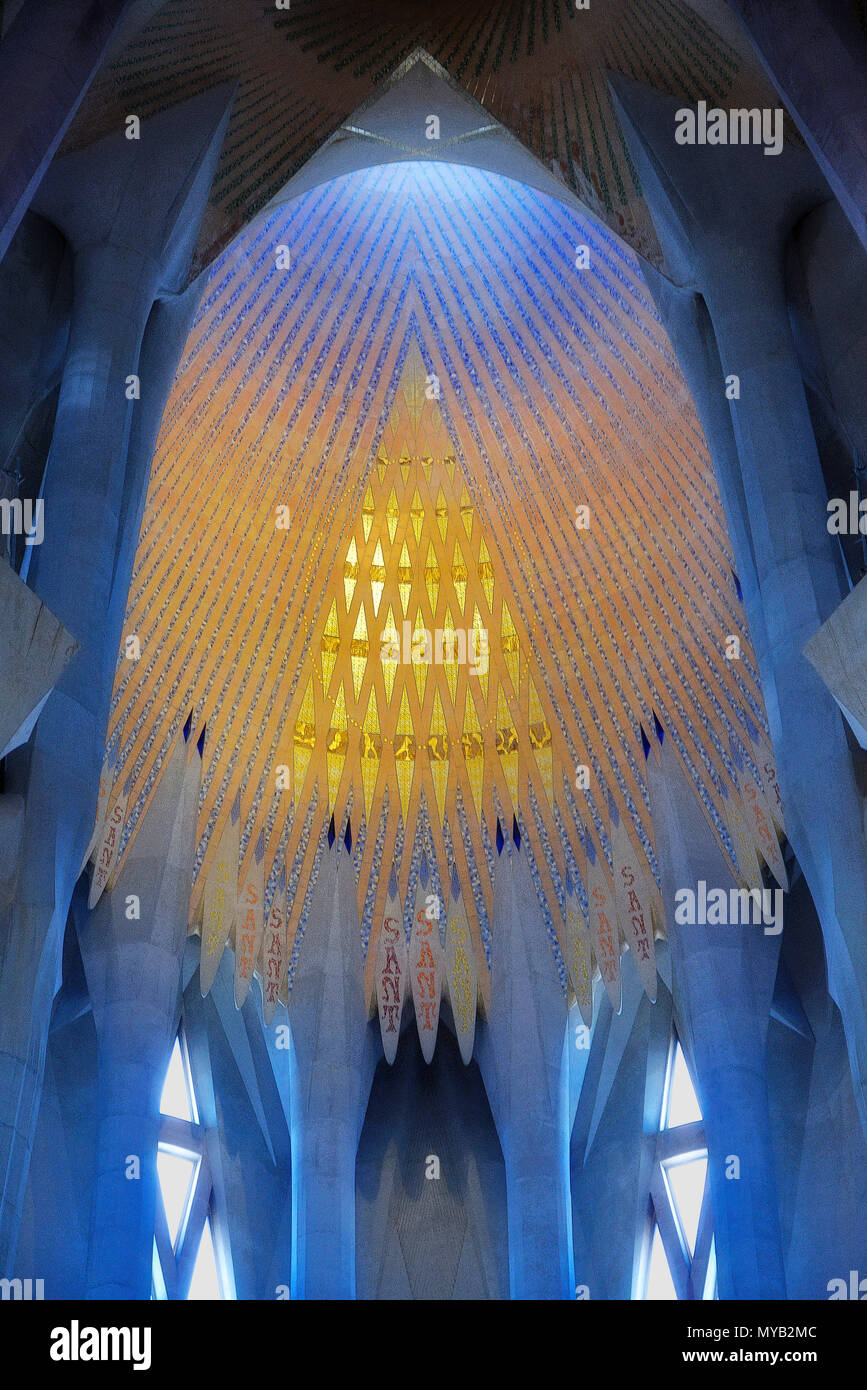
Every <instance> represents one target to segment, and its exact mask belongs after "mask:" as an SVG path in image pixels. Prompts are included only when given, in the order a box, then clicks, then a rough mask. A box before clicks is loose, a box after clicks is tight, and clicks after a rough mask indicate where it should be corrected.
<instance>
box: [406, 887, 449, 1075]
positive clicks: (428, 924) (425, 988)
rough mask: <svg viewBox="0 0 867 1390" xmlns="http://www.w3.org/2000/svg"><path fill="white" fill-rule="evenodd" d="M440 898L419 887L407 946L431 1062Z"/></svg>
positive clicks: (438, 991)
mask: <svg viewBox="0 0 867 1390" xmlns="http://www.w3.org/2000/svg"><path fill="white" fill-rule="evenodd" d="M439 915H440V913H439V898H437V897H436V896H435V895H434V894H432V893H425V892H424V890H423V889H422V888H421V886H419V887H418V888H417V889H416V895H415V912H414V913H413V923H412V936H411V937H410V943H409V978H410V989H411V992H412V1000H413V1004H414V1005H415V1023H416V1027H417V1028H418V1036H419V1041H420V1043H421V1051H422V1056H423V1057H424V1059H425V1061H426V1062H430V1061H432V1059H433V1055H434V1048H435V1047H436V1041H437V1028H438V1027H439V1020H440V999H441V998H442V990H443V952H442V945H441V944H440V925H439Z"/></svg>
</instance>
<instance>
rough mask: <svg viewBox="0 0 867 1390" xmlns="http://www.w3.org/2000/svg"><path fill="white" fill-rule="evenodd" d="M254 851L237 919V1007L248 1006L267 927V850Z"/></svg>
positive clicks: (241, 887)
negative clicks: (248, 997)
mask: <svg viewBox="0 0 867 1390" xmlns="http://www.w3.org/2000/svg"><path fill="white" fill-rule="evenodd" d="M260 848H261V858H260V857H259V855H258V854H254V855H253V862H252V863H251V865H250V867H249V869H248V871H247V875H246V878H245V880H244V882H243V883H242V884H240V886H239V892H238V916H237V920H236V922H235V1007H236V1008H238V1009H242V1008H243V1007H244V1003H245V1000H246V998H247V995H248V994H249V992H250V986H251V984H252V983H253V970H254V968H255V965H256V961H257V960H258V959H259V951H260V950H261V947H262V936H263V934H264V931H265V907H264V903H265V853H264V846H261V847H260Z"/></svg>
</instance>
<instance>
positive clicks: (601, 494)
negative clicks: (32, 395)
mask: <svg viewBox="0 0 867 1390" xmlns="http://www.w3.org/2000/svg"><path fill="white" fill-rule="evenodd" d="M581 247H584V248H586V256H584V255H583V254H581V253H580V252H578V248H581ZM576 253H577V254H576ZM576 261H577V262H579V263H583V262H584V261H586V265H585V264H581V265H580V268H579V267H578V266H576ZM280 508H286V509H287V511H286V512H282V513H281V512H279V511H278V509H280ZM582 508H586V509H588V510H587V511H586V512H582V511H580V510H579V509H582ZM278 518H279V521H278ZM576 521H577V522H578V523H579V524H578V525H577V526H576ZM585 521H586V522H587V523H588V524H586V525H584V522H585ZM579 526H580V529H579ZM404 622H407V623H408V624H410V626H411V628H412V630H413V632H414V631H415V630H416V629H417V628H427V629H428V630H430V631H432V632H433V631H434V630H435V629H437V628H442V629H445V630H446V631H447V632H450V631H457V630H462V633H463V636H464V640H465V641H467V640H468V634H472V633H473V632H476V633H478V632H479V631H480V630H484V632H485V633H486V634H487V650H488V653H489V656H488V661H487V662H486V663H477V667H478V669H477V670H476V671H473V670H472V669H471V663H470V662H468V661H464V662H460V661H456V662H448V661H443V662H441V663H440V662H437V661H436V659H434V660H432V661H431V662H430V663H418V662H416V663H415V664H413V663H412V662H411V661H410V662H406V661H405V660H403V659H402V660H400V661H398V660H396V659H395V656H394V653H393V652H392V653H391V654H389V655H387V656H386V659H383V652H382V649H381V643H382V640H383V637H387V636H388V634H390V633H392V632H396V633H397V635H398V637H399V638H400V637H402V632H403V624H404ZM126 632H127V634H129V633H135V634H136V635H137V636H138V637H139V640H140V645H141V659H140V660H138V661H129V660H126V659H125V658H124V657H123V656H122V657H121V659H120V661H119V665H118V675H117V681H116V687H115V693H114V699H113V706H112V716H111V726H110V744H111V746H112V748H113V750H114V753H115V754H116V757H117V768H116V772H115V777H116V781H117V783H118V784H122V783H124V782H127V783H128V784H129V787H130V800H129V813H128V822H127V826H126V832H125V836H124V843H125V844H127V843H129V840H130V837H131V836H132V835H134V833H135V829H136V826H137V824H138V822H139V819H140V817H141V814H142V812H143V810H144V809H145V807H146V805H147V803H148V800H149V797H150V796H151V794H152V792H153V789H154V787H155V785H156V783H157V780H158V778H159V774H160V769H161V767H162V765H163V763H164V760H165V758H166V756H167V754H168V751H169V749H170V747H171V745H172V740H173V738H174V737H176V734H177V730H178V729H179V728H180V726H181V725H182V724H183V722H184V721H185V719H186V718H187V715H188V713H189V712H190V710H193V711H194V719H193V723H194V729H195V731H198V730H199V729H200V728H201V726H202V725H203V724H204V723H207V729H208V733H207V741H206V744H205V770H204V783H203V793H202V804H201V811H200V818H199V833H198V851H197V860H196V870H197V879H196V887H195V889H194V893H193V901H192V911H191V915H192V919H193V920H195V919H196V916H197V913H198V912H199V910H200V905H201V898H202V888H203V883H204V882H205V879H206V877H207V874H208V866H209V863H210V862H211V859H212V858H213V854H214V847H215V846H216V845H217V843H218V841H219V837H220V834H221V833H222V830H223V828H224V826H225V825H226V823H227V819H228V817H229V816H230V814H231V811H232V808H233V806H235V807H236V809H238V810H239V811H240V818H241V830H242V836H241V849H242V859H243V863H244V864H249V863H250V862H251V859H252V856H253V855H254V854H255V853H256V852H257V849H258V852H259V854H260V855H261V854H262V853H264V856H265V873H266V878H267V881H268V885H269V886H268V895H271V894H273V892H274V890H275V885H276V883H277V880H278V878H279V876H280V874H281V873H282V872H283V869H284V866H285V873H286V877H287V880H288V885H289V928H290V939H295V940H296V941H297V940H298V939H299V938H300V935H301V934H302V933H303V928H304V922H305V916H306V912H307V909H308V907H309V901H310V892H311V888H312V884H313V882H314V881H315V877H316V872H317V864H318V859H319V855H320V853H321V847H322V845H323V842H324V840H323V837H324V835H325V832H326V828H327V826H328V823H329V820H330V817H331V815H332V814H333V815H334V817H335V826H336V831H337V833H343V832H344V831H345V828H346V825H347V821H348V823H349V827H350V832H349V838H350V840H351V844H352V853H353V856H354V861H355V867H356V873H357V883H358V910H359V919H360V921H361V923H362V932H363V935H364V936H365V938H367V936H368V935H369V934H370V932H371V930H372V927H373V926H374V924H375V923H376V921H377V918H378V915H379V916H381V911H382V904H383V902H384V899H385V895H386V891H387V887H388V880H389V878H390V877H391V875H392V873H393V874H394V876H395V879H396V880H397V882H398V884H399V888H400V892H401V895H402V899H403V901H404V902H405V903H406V904H407V905H408V907H407V910H408V911H410V912H411V904H412V900H413V895H414V894H415V892H416V889H417V885H418V882H419V875H422V876H423V877H425V878H429V879H430V881H431V882H432V885H433V887H434V888H435V889H436V890H437V891H439V892H440V893H441V894H442V895H443V896H444V897H447V896H448V893H449V891H450V886H451V891H453V892H455V891H456V892H459V893H460V894H461V895H462V897H463V900H464V902H465V903H466V905H467V910H468V917H469V919H470V921H471V925H472V929H473V933H474V937H475V940H476V945H477V951H478V954H479V958H481V955H482V953H483V952H487V950H488V949H489V945H490V937H491V917H492V872H493V865H494V860H495V856H496V855H497V851H498V845H497V843H496V841H497V839H498V838H499V834H500V832H501V831H505V834H506V837H507V838H508V837H509V836H511V834H512V833H513V831H514V830H517V833H518V834H519V835H520V836H521V837H522V849H523V852H524V853H525V854H526V855H527V856H528V862H529V863H530V864H531V867H532V873H533V877H534V881H535V883H536V888H537V893H538V897H539V902H540V907H541V911H542V913H543V917H544V919H545V921H546V922H547V925H548V929H549V932H550V934H551V938H552V943H556V941H557V939H558V935H559V934H560V933H561V931H562V918H563V913H564V909H565V906H566V898H567V895H568V893H569V891H570V890H574V891H576V892H578V893H579V894H580V895H581V896H582V898H583V900H584V902H585V905H586V897H585V896H584V884H585V880H586V872H587V867H586V866H587V857H588V855H589V856H590V858H591V859H596V860H597V861H598V862H599V863H601V864H609V866H610V857H611V838H612V834H613V827H614V826H615V824H616V821H617V819H618V818H619V819H621V820H622V822H623V824H624V825H625V827H626V829H627V833H628V837H629V840H630V842H631V844H632V846H633V848H634V851H635V853H636V854H637V855H638V856H639V857H640V860H641V863H642V864H643V866H644V871H645V872H646V874H647V877H648V882H652V881H653V876H654V873H655V857H654V851H653V827H652V822H651V818H650V814H649V807H648V800H647V792H646V784H645V777H644V760H643V754H642V745H641V726H642V725H643V727H644V728H645V729H652V727H653V722H652V721H653V711H654V710H657V711H660V712H662V711H664V713H665V717H666V720H667V722H668V723H669V727H670V730H671V735H672V737H673V738H674V740H675V741H676V744H677V746H678V747H679V749H680V751H681V755H682V757H683V759H684V761H685V763H686V765H687V766H688V767H689V769H690V770H691V772H692V775H693V778H694V782H695V786H696V793H697V795H698V796H699V797H700V798H701V799H702V800H703V801H704V804H705V807H706V810H707V813H708V815H709V817H710V818H711V819H712V820H713V821H714V823H715V824H716V826H717V828H718V830H719V833H720V836H721V837H722V838H723V839H725V837H726V834H727V831H726V824H727V811H726V807H727V805H728V804H730V801H731V797H732V794H734V795H736V792H735V786H736V777H737V773H736V769H735V765H734V762H733V760H732V753H731V748H730V740H731V739H732V738H733V739H734V740H735V741H736V743H737V744H738V746H739V747H741V748H742V750H743V752H744V753H745V754H746V755H747V756H749V750H750V748H751V743H750V736H749V734H748V732H747V729H748V728H749V723H750V721H754V722H755V724H756V725H761V724H763V722H764V712H763V708H762V703H761V696H760V692H759V686H758V677H757V671H756V666H755V662H754V659H753V656H752V652H751V649H750V645H749V638H748V633H747V631H746V627H745V620H744V616H743V610H742V607H741V604H740V601H739V598H738V591H737V582H736V579H735V576H734V574H733V570H732V559H731V553H730V548H729V542H728V537H727V534H726V530H725V524H724V521H723V517H722V512H721V507H720V502H719V497H718V494H717V489H716V485H715V481H714V478H713V473H712V469H711V465H710V461H709V459H708V456H707V453H706V450H705V445H704V441H703V437H702V434H701V429H700V426H699V424H698V422H697V419H696V416H695V413H694V409H693V406H692V403H691V401H690V399H689V395H688V392H687V390H686V387H685V385H684V383H683V380H682V378H681V376H680V374H679V372H678V369H677V367H676V364H675V362H674V360H673V355H672V352H671V347H670V345H669V343H668V341H667V339H666V337H665V334H664V331H663V330H662V328H661V325H660V323H659V321H658V319H657V317H656V314H655V312H654V310H653V307H652V304H651V301H650V298H649V295H648V292H647V290H646V287H645V285H644V283H643V281H642V279H641V276H640V272H639V270H638V266H637V263H636V260H635V258H634V256H633V255H632V253H631V252H630V251H629V250H628V249H626V248H624V246H623V245H622V244H621V243H620V242H619V241H618V239H617V238H615V237H614V236H613V235H612V234H611V233H610V232H609V231H608V230H607V229H606V228H605V227H604V226H602V225H600V224H598V223H596V222H594V221H593V220H592V219H590V218H589V217H587V218H585V217H582V216H581V215H580V214H579V213H578V212H577V211H575V210H573V209H570V208H569V207H567V206H566V205H564V203H563V202H562V201H560V200H558V199H555V198H552V197H550V196H548V195H546V194H544V193H541V192H539V191H538V190H534V189H530V188H528V187H527V186H526V185H523V184H520V183H517V182H514V181H511V180H509V179H506V178H504V177H502V176H499V175H496V174H492V173H489V172H487V171H484V170H479V169H469V168H465V167H464V168H462V167H457V166H453V165H450V164H446V163H442V162H439V163H421V162H413V161H410V162H405V163H400V164H394V165H387V166H379V167H373V168H370V169H364V170H361V171H359V172H356V173H354V174H350V175H347V176H343V177H341V178H338V179H335V180H331V181H329V182H326V183H324V184H321V185H318V184H317V185H316V186H314V187H312V188H310V189H308V191H306V192H305V193H303V194H302V195H301V196H299V197H297V198H294V199H291V200H290V201H289V202H288V203H286V204H281V205H280V206H277V207H275V208H273V209H271V210H270V211H269V213H268V214H267V215H263V216H262V217H261V218H259V219H258V220H257V221H256V222H255V223H254V224H253V225H252V226H251V227H250V228H249V229H248V230H247V231H246V232H245V233H244V234H243V235H241V236H240V237H239V238H238V239H237V240H236V241H235V242H234V243H233V245H232V246H231V247H230V248H229V249H228V250H227V251H226V252H224V253H223V254H222V255H221V256H220V257H219V258H218V260H217V261H216V263H215V265H214V267H213V270H212V275H211V278H210V281H209V283H208V286H207V289H206V291H205V296H204V299H203V302H202V305H201V309H200V312H199V315H198V318H197V321H196V324H195V326H194V329H193V332H192V335H191V337H190V340H189V342H188V344H187V348H186V351H185V354H184V356H183V360H182V362H181V366H180V370H179V372H178V376H177V379H176V382H175V386H174V390H173V392H172V395H171V398H170V401H169V405H168V408H167V411H166V415H165V418H164V421H163V427H162V432H161V435H160V439H159V443H158V447H157V452H156V457H155V460H154V466H153V475H152V482H151V487H150V492H149V496H148V503H147V510H146V514H145V518H144V523H143V527H142V533H141V538H140V544H139V550H138V556H137V560H136V567H135V574H134V577H133V581H132V588H131V595H130V603H129V611H128V617H127V624H126ZM731 635H737V637H738V638H739V641H740V642H741V653H740V657H739V659H737V660H730V659H728V657H727V640H728V639H729V638H730V637H731ZM477 650H481V648H477ZM729 655H730V653H729ZM482 664H484V665H485V666H486V669H485V670H484V671H483V670H482V669H481V668H482ZM580 765H586V766H587V767H588V768H589V770H590V780H589V786H588V788H587V789H584V788H583V787H580V788H579V787H578V786H576V769H577V768H578V767H579V766H580ZM726 792H728V795H729V800H728V802H727V801H726ZM728 844H729V845H730V844H731V841H728Z"/></svg>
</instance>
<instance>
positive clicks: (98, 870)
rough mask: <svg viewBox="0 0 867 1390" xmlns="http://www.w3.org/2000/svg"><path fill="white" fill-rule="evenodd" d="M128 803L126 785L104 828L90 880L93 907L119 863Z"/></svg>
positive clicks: (89, 894)
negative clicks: (118, 855) (118, 858)
mask: <svg viewBox="0 0 867 1390" xmlns="http://www.w3.org/2000/svg"><path fill="white" fill-rule="evenodd" d="M126 803H127V789H126V788H125V787H124V788H122V790H121V791H120V793H119V795H118V796H117V797H116V798H115V799H114V801H113V803H112V807H111V811H110V812H109V814H108V816H107V817H106V820H105V823H104V825H103V828H102V834H101V836H100V841H99V848H98V850H97V855H96V865H95V867H94V870H93V878H92V879H91V881H90V892H89V893H88V895H87V906H88V907H89V908H91V909H92V908H94V907H96V904H97V903H98V902H99V900H100V898H101V897H102V895H103V892H104V891H105V888H106V886H107V884H108V881H109V879H110V878H111V875H112V873H113V872H114V866H115V864H116V863H117V853H118V850H119V849H120V837H121V834H122V832H123V827H124V822H125V821H126Z"/></svg>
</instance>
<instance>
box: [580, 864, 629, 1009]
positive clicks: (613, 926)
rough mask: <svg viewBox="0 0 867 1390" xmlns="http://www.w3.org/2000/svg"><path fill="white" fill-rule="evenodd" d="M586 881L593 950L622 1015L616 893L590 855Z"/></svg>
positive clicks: (610, 997)
mask: <svg viewBox="0 0 867 1390" xmlns="http://www.w3.org/2000/svg"><path fill="white" fill-rule="evenodd" d="M587 884H588V889H587V896H588V899H589V903H590V935H591V937H592V939H593V950H594V952H595V955H596V960H597V962H598V964H599V970H600V973H601V975H602V983H603V984H604V986H605V992H606V994H607V995H608V998H609V1000H610V1003H611V1007H612V1009H613V1010H614V1012H615V1013H616V1014H619V1013H620V1006H621V1003H622V986H621V981H620V939H619V935H618V931H617V909H616V907H615V905H614V894H613V893H612V891H611V887H610V884H609V882H608V875H607V873H605V872H603V870H602V867H601V865H600V863H599V860H598V859H597V860H596V861H595V862H591V861H590V859H589V858H588V862H587Z"/></svg>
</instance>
